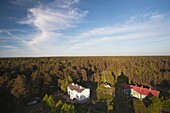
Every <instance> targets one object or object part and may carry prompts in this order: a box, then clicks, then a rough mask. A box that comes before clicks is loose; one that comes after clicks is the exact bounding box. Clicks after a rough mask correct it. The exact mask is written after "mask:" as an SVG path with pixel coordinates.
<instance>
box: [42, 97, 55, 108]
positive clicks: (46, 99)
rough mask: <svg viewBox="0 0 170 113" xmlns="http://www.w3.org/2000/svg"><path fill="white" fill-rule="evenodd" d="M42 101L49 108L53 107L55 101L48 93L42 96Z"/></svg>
mask: <svg viewBox="0 0 170 113" xmlns="http://www.w3.org/2000/svg"><path fill="white" fill-rule="evenodd" d="M43 101H44V102H45V103H46V104H47V105H48V106H49V107H50V108H52V109H53V108H54V107H55V102H54V99H53V97H52V96H51V95H50V96H48V95H47V94H46V95H45V96H44V98H43Z"/></svg>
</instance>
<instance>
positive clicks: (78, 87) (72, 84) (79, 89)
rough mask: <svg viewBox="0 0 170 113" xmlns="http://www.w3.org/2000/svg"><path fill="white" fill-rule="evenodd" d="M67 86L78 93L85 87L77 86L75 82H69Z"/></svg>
mask: <svg viewBox="0 0 170 113" xmlns="http://www.w3.org/2000/svg"><path fill="white" fill-rule="evenodd" d="M68 87H69V88H70V90H75V91H77V92H79V93H81V92H82V91H83V90H84V89H85V88H84V87H82V86H79V85H77V84H74V83H71V84H70V85H68Z"/></svg>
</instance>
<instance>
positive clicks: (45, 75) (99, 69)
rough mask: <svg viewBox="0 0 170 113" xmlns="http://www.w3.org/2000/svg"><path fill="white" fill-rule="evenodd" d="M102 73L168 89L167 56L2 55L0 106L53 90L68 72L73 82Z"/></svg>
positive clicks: (14, 104)
mask: <svg viewBox="0 0 170 113" xmlns="http://www.w3.org/2000/svg"><path fill="white" fill-rule="evenodd" d="M103 73H105V75H106V76H107V74H112V75H113V77H114V78H115V79H116V78H117V76H118V75H120V74H121V73H123V74H124V75H126V76H127V77H128V78H129V82H133V83H137V84H143V85H149V86H160V87H161V88H164V89H167V90H169V88H170V57H169V56H164V57H162V56H157V57H56V58H55V57H50V58H1V59H0V101H1V103H2V104H1V105H0V110H5V111H6V110H7V111H8V110H9V108H12V107H13V108H15V109H17V107H18V109H19V108H20V106H19V105H21V106H22V105H24V104H25V102H26V101H27V100H28V99H29V98H31V97H33V96H37V95H38V96H41V97H42V96H44V94H45V93H46V92H52V91H51V89H52V88H53V87H55V86H56V87H57V86H58V84H62V82H63V81H62V80H65V79H66V78H67V77H68V76H70V77H71V78H70V79H71V80H72V81H74V82H81V81H92V82H100V81H101V79H102V74H103ZM58 81H59V82H58ZM59 86H60V85H59ZM61 89H62V88H61ZM10 110H11V109H10Z"/></svg>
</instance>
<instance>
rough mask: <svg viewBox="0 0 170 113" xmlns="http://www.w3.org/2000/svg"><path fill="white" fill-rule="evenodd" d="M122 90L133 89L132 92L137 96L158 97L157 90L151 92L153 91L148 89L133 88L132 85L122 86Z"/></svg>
mask: <svg viewBox="0 0 170 113" xmlns="http://www.w3.org/2000/svg"><path fill="white" fill-rule="evenodd" d="M122 88H123V89H133V90H134V91H136V92H137V93H139V94H142V95H147V96H148V95H151V96H159V91H157V90H153V89H151V88H150V89H148V88H143V86H142V87H139V86H134V85H129V84H122Z"/></svg>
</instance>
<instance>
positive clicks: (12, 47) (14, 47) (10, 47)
mask: <svg viewBox="0 0 170 113" xmlns="http://www.w3.org/2000/svg"><path fill="white" fill-rule="evenodd" d="M1 47H2V48H5V49H16V48H17V47H16V46H10V45H5V46H1Z"/></svg>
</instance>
